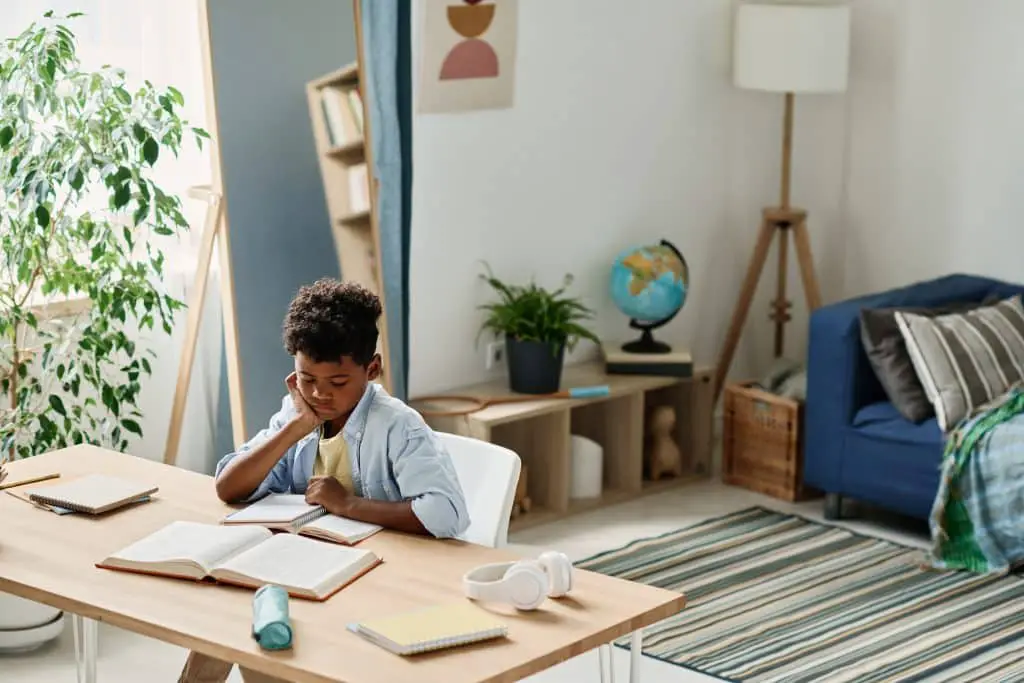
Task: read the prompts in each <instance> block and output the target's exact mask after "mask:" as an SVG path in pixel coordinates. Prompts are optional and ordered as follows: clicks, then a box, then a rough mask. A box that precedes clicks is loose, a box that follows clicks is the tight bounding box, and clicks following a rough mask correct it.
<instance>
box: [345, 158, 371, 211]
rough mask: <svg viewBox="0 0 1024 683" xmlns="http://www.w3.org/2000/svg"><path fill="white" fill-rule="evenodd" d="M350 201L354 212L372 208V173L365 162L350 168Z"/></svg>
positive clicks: (350, 208) (350, 207) (350, 209)
mask: <svg viewBox="0 0 1024 683" xmlns="http://www.w3.org/2000/svg"><path fill="white" fill-rule="evenodd" d="M348 202H349V211H351V212H352V213H359V212H361V211H369V210H370V173H369V170H368V169H367V167H366V164H365V163H362V164H356V165H355V166H352V167H351V168H349V169H348Z"/></svg>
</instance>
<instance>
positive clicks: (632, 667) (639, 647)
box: [629, 631, 644, 683]
mask: <svg viewBox="0 0 1024 683" xmlns="http://www.w3.org/2000/svg"><path fill="white" fill-rule="evenodd" d="M643 645H644V634H643V631H633V637H632V639H631V640H630V643H629V683H640V660H642V659H643V658H644V653H643Z"/></svg>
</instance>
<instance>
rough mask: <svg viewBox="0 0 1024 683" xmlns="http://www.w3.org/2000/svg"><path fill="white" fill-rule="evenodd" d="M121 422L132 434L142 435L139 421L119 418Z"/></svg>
mask: <svg viewBox="0 0 1024 683" xmlns="http://www.w3.org/2000/svg"><path fill="white" fill-rule="evenodd" d="M121 424H122V425H123V426H124V428H125V429H127V430H128V431H129V432H131V433H132V434H137V435H138V436H142V427H140V426H139V423H138V422H136V421H135V420H128V419H125V420H121Z"/></svg>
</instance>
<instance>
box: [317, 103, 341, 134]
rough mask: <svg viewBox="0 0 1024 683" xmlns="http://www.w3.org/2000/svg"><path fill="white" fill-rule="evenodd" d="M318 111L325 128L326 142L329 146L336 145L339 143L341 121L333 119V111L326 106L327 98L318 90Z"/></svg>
mask: <svg viewBox="0 0 1024 683" xmlns="http://www.w3.org/2000/svg"><path fill="white" fill-rule="evenodd" d="M320 111H321V113H322V114H323V121H324V128H325V129H326V130H327V143H328V144H329V145H330V146H331V147H337V146H338V145H340V144H341V139H340V135H341V128H340V125H341V123H340V121H337V120H336V119H335V113H334V112H333V111H331V108H330V107H329V106H327V98H326V97H324V93H323V91H321V92H320Z"/></svg>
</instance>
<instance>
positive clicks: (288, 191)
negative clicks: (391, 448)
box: [208, 0, 356, 453]
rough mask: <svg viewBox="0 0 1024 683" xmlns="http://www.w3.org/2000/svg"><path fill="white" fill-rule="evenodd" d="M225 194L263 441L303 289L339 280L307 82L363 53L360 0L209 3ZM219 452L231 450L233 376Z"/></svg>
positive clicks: (248, 401)
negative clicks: (291, 315) (358, 31)
mask: <svg viewBox="0 0 1024 683" xmlns="http://www.w3.org/2000/svg"><path fill="white" fill-rule="evenodd" d="M208 6H209V19H210V36H211V38H210V47H211V52H212V58H213V73H214V78H215V82H216V101H217V114H218V133H219V136H220V149H221V169H222V173H223V183H224V193H225V198H226V201H227V211H228V217H229V220H230V227H231V258H232V265H233V268H234V275H235V295H236V299H237V315H238V338H239V347H240V356H241V363H242V379H243V385H244V390H245V412H246V422H247V427H248V431H249V434H248V435H247V436H252V435H253V434H255V433H256V431H258V430H259V429H261V428H262V427H263V426H265V425H266V423H267V420H268V419H269V418H270V416H271V415H272V414H273V413H274V412H275V411H276V410H277V409H278V408H279V407H280V405H281V397H282V396H283V394H284V392H285V389H284V378H285V376H287V374H288V373H289V372H291V367H292V362H291V359H290V358H289V357H288V355H287V353H285V351H284V349H283V347H282V344H281V322H282V320H283V317H284V314H285V311H286V310H287V307H288V302H289V301H290V300H291V298H292V296H293V295H294V294H295V291H296V290H297V289H298V288H299V287H300V286H301V285H303V284H305V283H308V282H312V281H313V280H315V279H317V278H319V277H323V276H331V277H338V274H339V270H338V261H337V256H336V254H337V252H336V251H335V246H334V240H333V237H332V235H331V232H330V223H329V219H328V216H327V207H326V202H325V200H324V188H323V183H322V181H321V178H320V169H319V166H318V161H317V156H316V147H315V145H314V142H313V132H312V129H311V126H310V120H309V108H308V105H307V103H306V92H305V87H306V83H307V82H308V81H310V80H313V79H314V78H317V77H319V76H322V75H323V74H325V73H327V72H329V71H332V70H334V69H337V68H339V67H341V66H343V65H345V64H348V63H350V62H352V61H354V60H355V56H356V44H355V43H356V41H355V30H354V26H353V22H354V17H353V14H352V3H351V2H350V0H208ZM217 424H218V435H217V445H218V449H219V450H220V451H221V452H222V453H224V452H228V451H230V450H231V447H232V439H231V421H230V413H229V410H228V403H227V384H226V379H225V381H224V382H223V383H222V387H221V401H220V410H219V415H218V421H217Z"/></svg>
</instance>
